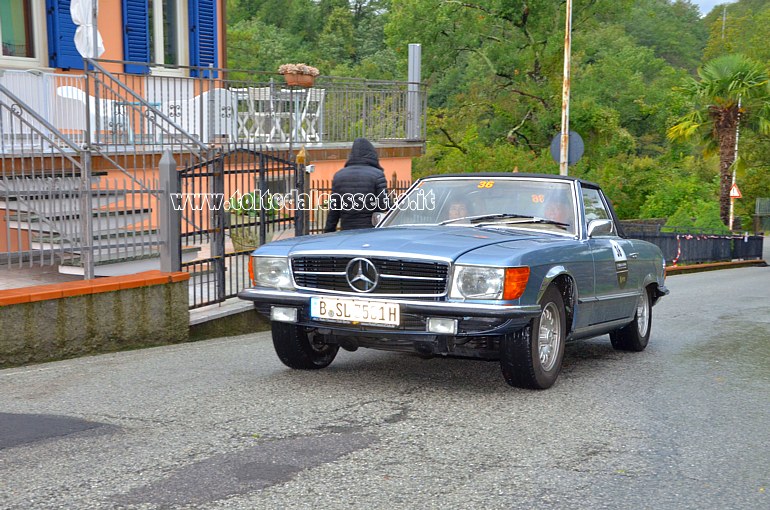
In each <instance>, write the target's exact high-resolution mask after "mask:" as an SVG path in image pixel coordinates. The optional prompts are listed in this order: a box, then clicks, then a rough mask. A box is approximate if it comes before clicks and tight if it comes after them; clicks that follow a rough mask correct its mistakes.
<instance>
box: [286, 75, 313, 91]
mask: <svg viewBox="0 0 770 510" xmlns="http://www.w3.org/2000/svg"><path fill="white" fill-rule="evenodd" d="M283 79H284V80H286V85H288V86H289V87H305V88H308V87H312V86H313V83H315V76H311V75H309V74H284V75H283Z"/></svg>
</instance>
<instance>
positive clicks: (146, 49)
mask: <svg viewBox="0 0 770 510" xmlns="http://www.w3.org/2000/svg"><path fill="white" fill-rule="evenodd" d="M123 58H124V59H125V60H128V61H130V62H149V61H150V18H149V15H148V10H147V0H123ZM125 68H126V72H127V73H131V74H147V73H149V72H150V68H149V67H148V66H143V65H137V64H126V65H125Z"/></svg>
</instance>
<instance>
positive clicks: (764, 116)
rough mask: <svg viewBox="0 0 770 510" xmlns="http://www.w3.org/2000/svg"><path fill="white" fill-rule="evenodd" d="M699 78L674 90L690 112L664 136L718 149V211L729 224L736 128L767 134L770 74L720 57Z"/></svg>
mask: <svg viewBox="0 0 770 510" xmlns="http://www.w3.org/2000/svg"><path fill="white" fill-rule="evenodd" d="M698 77H699V78H700V79H699V80H695V79H694V78H689V79H688V82H687V83H686V84H685V85H684V86H682V87H679V88H678V90H679V91H681V92H682V93H683V94H684V96H685V97H686V98H687V99H689V100H690V101H691V102H692V105H693V110H692V111H690V112H689V113H687V114H686V115H684V116H683V117H681V118H680V119H679V121H678V122H677V124H675V125H674V126H672V127H671V128H669V130H668V138H669V139H670V140H689V139H691V138H694V137H697V138H698V139H699V140H700V141H701V142H704V143H705V151H704V152H706V153H713V152H715V150H718V151H719V174H720V187H719V188H720V189H719V209H720V216H721V218H722V221H724V222H725V224H727V223H728V217H729V214H730V213H729V211H730V187H731V186H732V173H731V168H732V165H733V164H734V163H735V142H736V135H737V128H738V126H739V124H740V129H741V131H743V130H748V131H754V132H757V133H761V134H770V75H768V72H767V69H765V68H764V67H763V66H762V65H761V64H760V63H758V62H755V61H754V60H751V59H750V58H747V57H744V56H743V55H724V56H721V57H717V58H715V59H714V60H711V61H709V62H707V63H706V64H704V65H703V67H701V68H700V69H699V70H698Z"/></svg>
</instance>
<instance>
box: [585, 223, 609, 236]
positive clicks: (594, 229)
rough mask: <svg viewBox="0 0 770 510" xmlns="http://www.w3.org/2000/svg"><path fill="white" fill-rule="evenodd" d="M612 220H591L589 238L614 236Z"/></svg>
mask: <svg viewBox="0 0 770 510" xmlns="http://www.w3.org/2000/svg"><path fill="white" fill-rule="evenodd" d="M612 231H613V228H612V220H591V221H590V222H589V223H588V237H589V238H590V237H594V236H606V235H610V234H612Z"/></svg>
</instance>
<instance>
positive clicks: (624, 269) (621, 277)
mask: <svg viewBox="0 0 770 510" xmlns="http://www.w3.org/2000/svg"><path fill="white" fill-rule="evenodd" d="M610 245H611V246H612V256H613V257H614V258H615V272H616V273H617V274H618V285H620V288H621V289H623V288H625V287H626V283H627V282H628V257H627V256H626V252H625V251H623V247H622V246H620V243H619V242H617V241H614V240H610Z"/></svg>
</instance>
